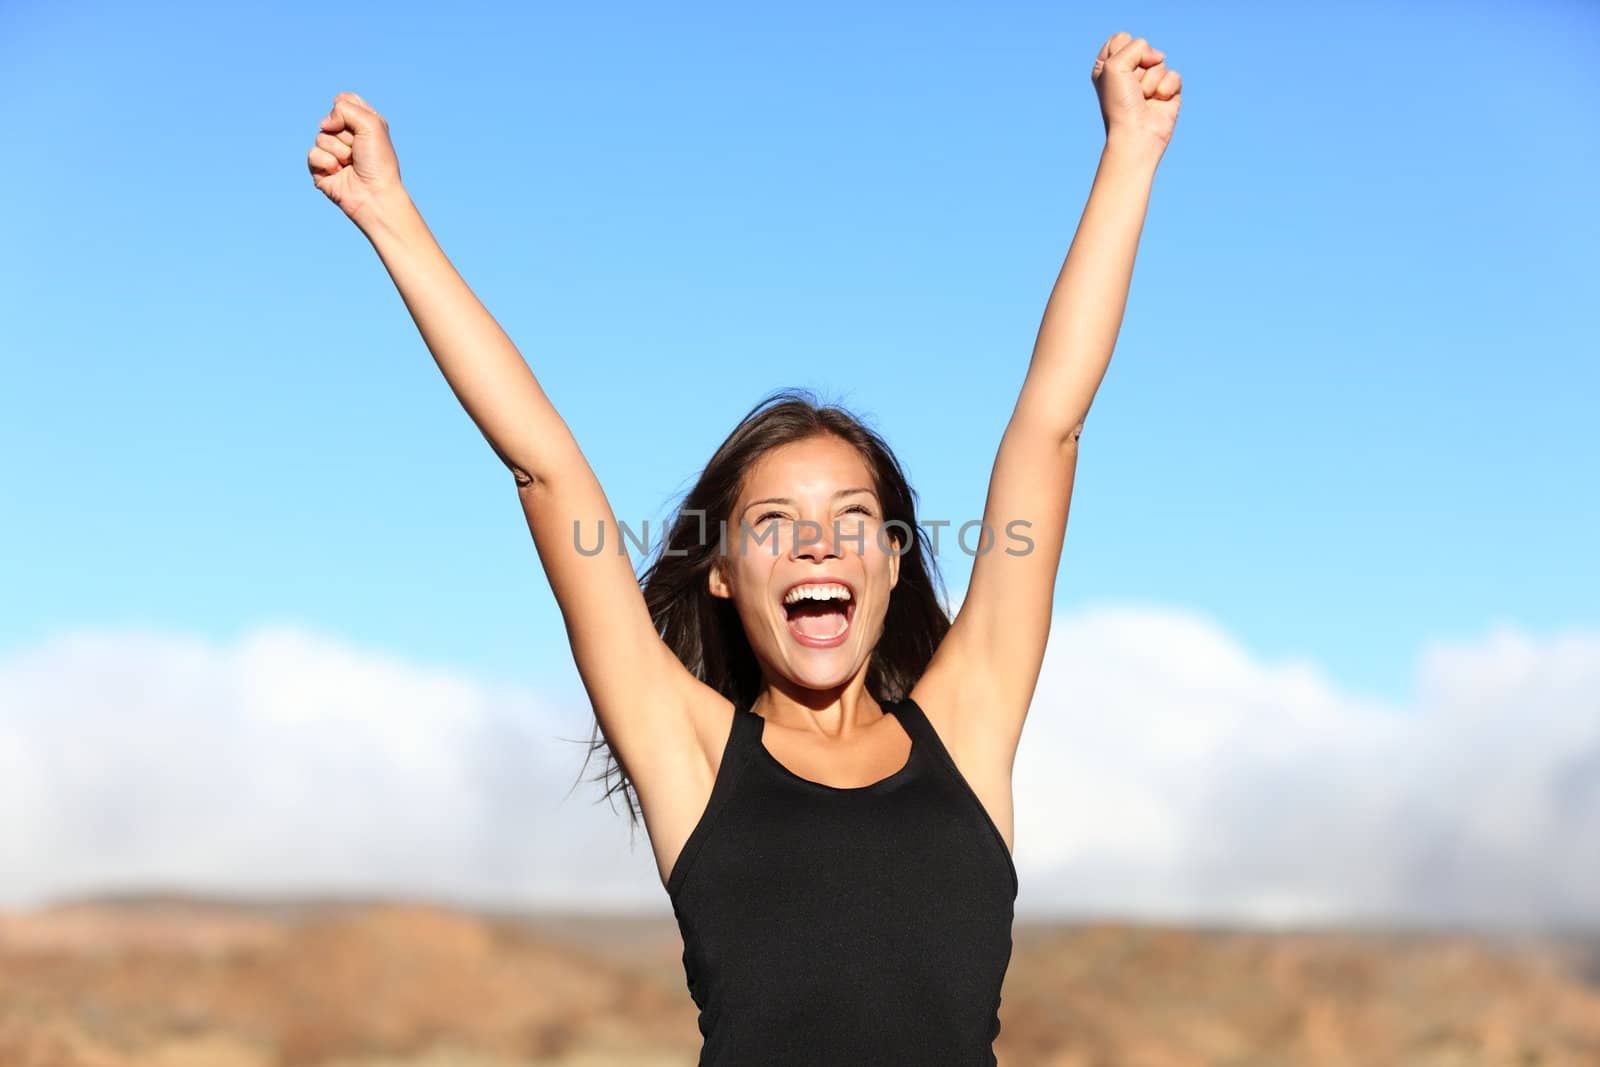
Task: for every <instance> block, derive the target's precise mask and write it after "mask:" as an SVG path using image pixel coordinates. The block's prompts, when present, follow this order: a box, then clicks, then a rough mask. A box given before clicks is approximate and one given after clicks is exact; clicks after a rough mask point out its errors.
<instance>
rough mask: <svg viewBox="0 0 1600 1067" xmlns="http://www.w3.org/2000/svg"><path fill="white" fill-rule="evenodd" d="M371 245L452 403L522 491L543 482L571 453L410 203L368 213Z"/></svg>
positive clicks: (511, 351)
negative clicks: (447, 387)
mask: <svg viewBox="0 0 1600 1067" xmlns="http://www.w3.org/2000/svg"><path fill="white" fill-rule="evenodd" d="M360 227H361V231H362V232H363V233H364V234H366V236H367V238H368V240H370V241H371V242H372V246H373V249H374V250H375V251H376V252H377V253H378V257H379V259H381V260H382V261H383V265H384V267H385V268H386V269H387V270H388V272H389V277H390V278H391V279H392V280H393V281H394V284H395V288H396V289H397V290H399V293H400V298H401V299H402V300H403V301H404V302H405V305H406V309H407V310H408V311H409V312H410V313H411V318H412V320H413V321H414V322H415V323H416V325H417V330H418V331H419V332H420V333H421V335H422V339H423V342H424V343H425V344H426V345H427V346H428V351H429V352H430V353H432V355H433V358H434V362H436V363H437V364H438V365H439V369H440V371H442V372H443V374H444V376H445V380H446V381H447V382H448V383H449V385H450V388H451V389H452V390H453V391H454V392H455V395H456V398H457V399H458V400H459V401H460V402H461V405H462V406H463V407H464V408H465V409H466V411H467V414H468V415H469V416H471V418H472V421H473V422H474V423H476V424H477V426H478V429H479V430H480V431H481V432H482V433H483V435H484V437H485V438H486V439H487V440H488V442H489V445H490V447H491V448H493V449H494V451H495V453H496V454H497V455H498V456H499V457H500V459H501V460H502V461H503V462H504V463H505V464H506V465H507V466H508V467H510V468H511V470H512V472H513V474H515V475H516V477H517V481H518V482H519V484H527V483H528V482H530V481H544V480H547V473H548V468H550V467H552V466H553V465H555V464H557V463H559V462H560V461H561V459H562V457H563V454H564V453H565V452H566V451H567V450H570V449H573V448H575V447H576V446H575V445H573V444H572V442H571V434H570V432H569V431H568V430H567V427H566V424H565V423H564V422H563V421H562V420H561V418H560V416H559V415H558V414H557V413H556V410H555V408H554V406H553V405H552V404H551V403H550V401H549V399H548V398H547V397H546V396H545V394H544V390H543V389H541V388H540V386H539V383H538V381H537V379H536V378H535V377H534V374H533V371H532V370H531V369H530V368H529V366H528V364H527V363H526V361H524V360H523V358H522V354H521V353H520V352H518V351H517V348H516V345H515V344H513V343H512V341H511V338H510V337H509V336H507V335H506V332H505V331H504V330H503V329H501V327H500V324H499V323H498V322H496V321H495V319H494V316H493V315H491V314H490V313H489V310H488V309H487V308H485V307H484V306H483V304H482V302H481V301H479V300H478V298H477V297H476V296H475V295H474V294H473V292H472V290H471V289H470V288H469V287H468V286H467V283H466V281H465V280H464V279H463V278H462V277H461V275H460V273H459V272H457V270H456V269H455V267H454V266H453V265H452V264H451V262H450V260H449V258H448V257H447V256H446V255H445V253H444V250H443V249H442V248H441V247H440V246H439V243H438V241H436V240H435V239H434V236H433V234H432V232H431V231H430V230H429V229H428V226H427V223H426V222H424V221H423V218H422V215H421V213H420V212H419V211H418V210H417V208H416V205H415V204H414V203H413V202H412V201H411V199H410V197H409V196H408V195H406V194H405V193H404V192H403V191H400V192H397V193H396V194H395V195H393V196H391V197H389V198H388V199H386V200H384V201H383V202H381V203H379V204H376V205H374V206H373V209H372V211H371V212H370V213H369V214H367V215H366V216H365V217H363V218H362V220H361V222H360Z"/></svg>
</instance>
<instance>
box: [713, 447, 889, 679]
mask: <svg viewBox="0 0 1600 1067" xmlns="http://www.w3.org/2000/svg"><path fill="white" fill-rule="evenodd" d="M883 522H884V514H883V504H882V502H881V501H879V499H878V493H877V489H876V484H875V481H874V479H873V477H872V471H871V469H870V468H869V467H868V466H867V463H866V460H865V459H863V458H862V456H861V453H859V452H857V451H856V449H855V447H854V446H852V445H850V444H847V443H846V442H844V441H842V440H840V439H839V438H837V437H834V436H833V435H832V434H823V435H818V436H816V437H809V438H806V439H805V440H803V441H795V442H792V443H790V444H787V445H782V446H780V447H778V448H775V449H773V450H772V451H770V452H768V453H766V454H765V455H764V456H762V457H761V459H760V460H758V461H757V462H756V463H755V464H754V466H752V467H751V468H750V470H749V472H748V474H747V475H746V476H745V481H744V486H743V488H742V489H741V491H740V493H739V499H738V501H737V502H736V503H735V504H734V509H733V514H732V515H731V516H729V518H728V535H727V552H726V554H725V555H724V557H723V559H722V564H721V566H719V567H715V568H713V569H712V572H711V577H710V587H711V592H712V594H713V595H714V596H719V597H724V598H732V600H733V602H734V605H735V607H736V609H737V610H738V612H739V619H740V621H741V622H742V623H743V624H744V632H745V635H746V637H747V638H748V639H749V641H750V647H751V648H752V649H753V650H754V651H755V654H756V657H757V658H758V659H759V660H760V661H761V663H762V666H763V667H764V668H765V669H766V671H767V673H768V674H769V675H772V674H776V675H779V676H782V677H783V678H786V679H788V680H789V681H790V682H792V683H794V684H797V685H801V686H804V687H806V688H808V689H834V688H838V687H840V686H843V685H844V684H845V683H846V682H848V681H849V680H850V679H851V678H853V677H854V676H855V675H856V674H857V673H858V672H859V671H860V670H862V668H863V667H865V665H866V663H867V659H868V657H869V656H870V655H871V654H872V649H873V648H874V646H876V645H877V643H878V637H879V635H880V634H881V633H882V632H883V619H884V613H885V612H886V611H887V610H888V607H889V591H890V590H891V589H893V588H894V585H895V582H896V581H898V580H899V577H900V558H899V555H898V554H897V553H898V551H899V542H897V541H896V540H895V539H894V536H893V535H895V534H896V532H897V531H896V528H895V527H890V528H889V529H888V530H883V529H882V527H883Z"/></svg>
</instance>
